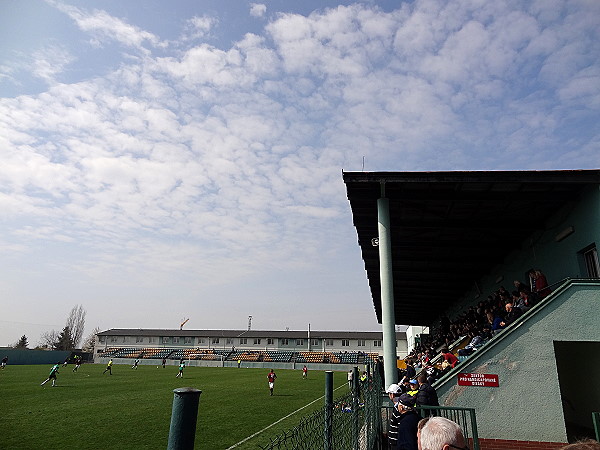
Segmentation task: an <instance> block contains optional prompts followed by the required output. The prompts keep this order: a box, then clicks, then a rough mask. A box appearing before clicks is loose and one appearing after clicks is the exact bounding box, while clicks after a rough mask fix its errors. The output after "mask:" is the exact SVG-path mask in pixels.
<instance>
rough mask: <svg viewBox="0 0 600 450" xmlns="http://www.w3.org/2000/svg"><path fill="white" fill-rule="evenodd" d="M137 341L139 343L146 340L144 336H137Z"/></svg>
mask: <svg viewBox="0 0 600 450" xmlns="http://www.w3.org/2000/svg"><path fill="white" fill-rule="evenodd" d="M135 342H136V344H139V343H140V342H144V338H143V337H142V336H136V337H135Z"/></svg>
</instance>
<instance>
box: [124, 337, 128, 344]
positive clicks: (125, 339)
mask: <svg viewBox="0 0 600 450" xmlns="http://www.w3.org/2000/svg"><path fill="white" fill-rule="evenodd" d="M125 342H127V337H126V336H123V344H124V343H125Z"/></svg>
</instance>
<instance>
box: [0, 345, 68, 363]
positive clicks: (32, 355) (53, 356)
mask: <svg viewBox="0 0 600 450" xmlns="http://www.w3.org/2000/svg"><path fill="white" fill-rule="evenodd" d="M70 354H71V352H70V351H69V352H67V351H58V350H50V351H46V350H18V349H15V348H0V359H2V358H4V357H5V356H8V365H9V366H10V365H20V364H56V363H57V362H61V363H62V362H63V361H64V360H65V359H66V358H67V357H68V356H69V355H70Z"/></svg>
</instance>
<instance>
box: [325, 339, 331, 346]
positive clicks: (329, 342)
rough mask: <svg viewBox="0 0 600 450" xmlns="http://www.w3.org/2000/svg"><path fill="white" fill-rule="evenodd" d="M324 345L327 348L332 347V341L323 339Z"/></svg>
mask: <svg viewBox="0 0 600 450" xmlns="http://www.w3.org/2000/svg"><path fill="white" fill-rule="evenodd" d="M325 345H326V346H327V347H333V339H325Z"/></svg>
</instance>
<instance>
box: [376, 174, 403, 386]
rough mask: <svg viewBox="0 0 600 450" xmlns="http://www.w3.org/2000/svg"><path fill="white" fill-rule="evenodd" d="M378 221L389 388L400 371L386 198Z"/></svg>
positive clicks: (379, 203) (379, 207)
mask: <svg viewBox="0 0 600 450" xmlns="http://www.w3.org/2000/svg"><path fill="white" fill-rule="evenodd" d="M383 190H384V187H383V186H382V191H383ZM382 195H383V192H382ZM377 221H378V224H377V230H378V233H379V278H380V280H381V328H382V330H383V364H384V366H383V367H384V376H385V380H384V386H386V387H387V386H389V385H390V384H392V383H396V382H397V381H398V371H397V366H396V317H395V312H394V284H393V282H394V277H393V274H392V240H391V236H390V202H389V200H388V199H387V198H385V197H382V198H379V199H377Z"/></svg>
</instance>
